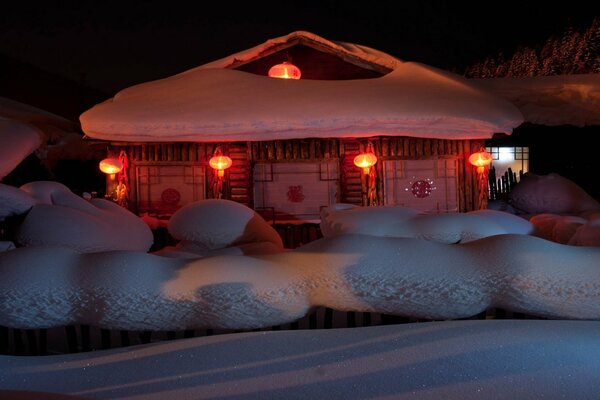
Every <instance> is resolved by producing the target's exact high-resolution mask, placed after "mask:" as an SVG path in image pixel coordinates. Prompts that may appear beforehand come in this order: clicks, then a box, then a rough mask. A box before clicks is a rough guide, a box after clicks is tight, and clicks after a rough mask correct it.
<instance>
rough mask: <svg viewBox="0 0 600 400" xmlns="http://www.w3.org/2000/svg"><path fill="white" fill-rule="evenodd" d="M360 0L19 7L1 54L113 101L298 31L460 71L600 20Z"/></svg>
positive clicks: (550, 11) (575, 12)
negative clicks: (126, 91)
mask: <svg viewBox="0 0 600 400" xmlns="http://www.w3.org/2000/svg"><path fill="white" fill-rule="evenodd" d="M355 3H356V2H350V1H348V0H347V1H321V2H299V1H286V0H280V1H277V2H258V1H245V2H243V3H241V4H240V3H239V2H237V1H235V2H226V1H218V0H217V1H213V2H211V3H208V2H205V1H196V2H192V1H186V2H178V1H153V0H146V1H118V2H113V1H107V0H105V1H102V2H92V1H46V2H37V1H36V2H33V1H21V2H16V1H15V2H10V3H3V6H2V8H3V9H2V12H0V53H2V54H4V55H7V56H10V57H12V58H16V59H18V60H21V61H26V62H29V63H32V64H34V65H36V66H38V67H40V68H42V69H44V70H47V71H50V72H53V73H57V74H60V75H62V76H66V77H69V78H71V79H73V80H76V81H78V82H81V81H83V82H85V83H86V84H88V85H90V86H92V87H94V88H96V89H100V90H102V91H104V92H105V93H107V94H110V95H112V94H114V93H115V92H116V91H118V90H120V89H122V88H124V87H127V86H131V85H133V84H136V83H141V82H145V81H148V80H153V79H159V78H163V77H166V76H169V75H172V74H175V73H178V72H181V71H184V70H186V69H189V68H192V67H195V66H197V65H200V64H203V63H205V62H208V61H212V60H215V59H218V58H221V57H224V56H226V55H228V54H232V53H234V52H237V51H240V50H243V49H246V48H249V47H252V46H254V45H257V44H260V43H262V42H264V41H265V40H267V39H270V38H273V37H277V36H281V35H285V34H287V33H290V32H292V31H295V30H308V31H311V32H313V33H316V34H317V35H320V36H323V37H325V38H327V39H332V40H341V41H347V42H353V43H357V44H363V45H367V46H370V47H374V48H377V49H379V50H382V51H385V52H387V53H390V54H392V55H394V56H396V57H398V58H401V59H404V60H411V61H419V62H423V63H427V64H431V65H434V66H437V67H441V68H445V69H449V70H454V71H458V72H462V71H463V69H464V67H465V66H467V65H469V64H471V63H473V62H475V61H478V60H481V59H483V58H485V56H487V55H496V54H497V53H498V52H504V53H506V54H511V53H512V52H513V51H514V50H515V49H516V48H517V47H518V46H520V45H527V46H536V45H540V44H543V42H544V41H545V40H546V39H547V38H548V37H549V36H550V35H552V34H560V33H561V32H563V31H564V30H565V29H566V28H567V27H568V26H573V27H575V28H576V29H577V28H585V27H587V26H589V25H590V23H591V21H592V19H593V18H594V16H595V15H599V14H600V13H599V12H598V6H590V5H585V3H586V2H583V1H568V2H564V3H563V5H561V6H555V5H551V3H550V2H549V1H544V2H527V1H521V2H499V1H494V2H484V1H479V2H477V3H472V2H469V3H465V2H460V3H459V2H455V1H447V2H441V1H417V0H414V1H412V2H407V1H401V0H396V1H377V0H361V1H360V2H359V4H360V5H355Z"/></svg>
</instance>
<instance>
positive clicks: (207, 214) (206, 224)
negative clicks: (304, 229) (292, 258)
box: [168, 199, 283, 252]
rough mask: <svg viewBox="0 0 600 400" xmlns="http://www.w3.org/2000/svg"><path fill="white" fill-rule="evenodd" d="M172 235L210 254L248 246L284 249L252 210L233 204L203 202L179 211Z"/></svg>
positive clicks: (172, 221)
mask: <svg viewBox="0 0 600 400" xmlns="http://www.w3.org/2000/svg"><path fill="white" fill-rule="evenodd" d="M168 229H169V233H170V234H171V235H172V236H173V237H174V238H175V239H178V240H181V241H182V242H183V244H182V246H183V245H186V244H187V243H188V242H191V244H189V245H188V246H192V247H195V248H196V249H200V251H201V252H203V251H207V250H214V249H221V248H224V247H230V246H237V245H241V244H246V243H260V242H270V243H272V244H274V245H275V246H278V247H279V248H281V249H283V242H282V240H281V237H280V236H279V234H278V233H277V231H276V230H275V229H273V227H271V226H270V225H269V224H268V223H267V222H266V221H265V220H264V219H263V218H262V217H261V216H260V215H259V214H257V213H256V212H255V211H254V210H252V209H251V208H248V207H246V206H244V205H242V204H239V203H236V202H235V201H231V200H218V199H209V200H200V201H197V202H194V203H191V204H188V205H186V206H184V207H183V208H181V209H180V210H178V211H177V212H176V213H175V214H173V216H172V217H171V219H170V220H169V224H168Z"/></svg>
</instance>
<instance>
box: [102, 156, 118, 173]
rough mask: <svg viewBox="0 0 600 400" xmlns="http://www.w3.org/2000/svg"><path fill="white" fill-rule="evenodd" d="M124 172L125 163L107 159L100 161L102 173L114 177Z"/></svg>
mask: <svg viewBox="0 0 600 400" xmlns="http://www.w3.org/2000/svg"><path fill="white" fill-rule="evenodd" d="M121 170H123V163H122V162H121V161H119V160H117V159H116V158H105V159H104V160H102V161H100V171H102V172H104V173H105V174H109V175H114V174H117V173H119V172H121Z"/></svg>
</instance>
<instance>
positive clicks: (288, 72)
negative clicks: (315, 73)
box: [269, 62, 301, 79]
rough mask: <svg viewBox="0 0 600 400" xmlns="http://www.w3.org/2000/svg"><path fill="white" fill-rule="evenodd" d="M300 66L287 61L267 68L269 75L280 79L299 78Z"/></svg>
mask: <svg viewBox="0 0 600 400" xmlns="http://www.w3.org/2000/svg"><path fill="white" fill-rule="evenodd" d="M300 75H301V72H300V68H298V67H296V66H295V65H294V64H290V63H289V62H283V63H281V64H277V65H274V66H272V67H271V69H269V77H271V78H281V79H300Z"/></svg>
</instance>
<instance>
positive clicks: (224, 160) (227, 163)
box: [208, 155, 232, 177]
mask: <svg viewBox="0 0 600 400" xmlns="http://www.w3.org/2000/svg"><path fill="white" fill-rule="evenodd" d="M231 163H232V161H231V158H229V157H227V156H223V155H216V156H213V157H212V158H211V159H210V160H209V161H208V165H210V166H211V168H213V169H216V170H217V172H218V175H219V176H220V177H223V176H224V175H225V170H226V169H227V168H229V167H231Z"/></svg>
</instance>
